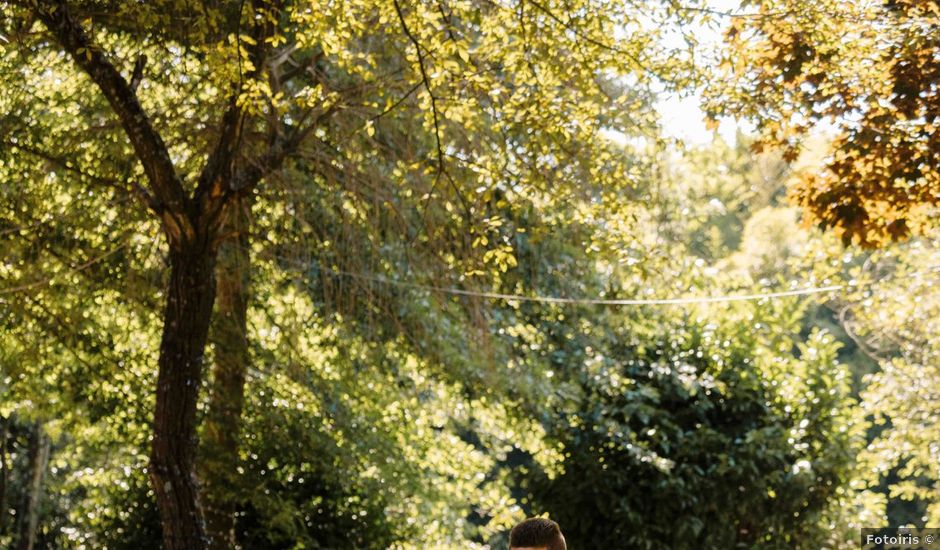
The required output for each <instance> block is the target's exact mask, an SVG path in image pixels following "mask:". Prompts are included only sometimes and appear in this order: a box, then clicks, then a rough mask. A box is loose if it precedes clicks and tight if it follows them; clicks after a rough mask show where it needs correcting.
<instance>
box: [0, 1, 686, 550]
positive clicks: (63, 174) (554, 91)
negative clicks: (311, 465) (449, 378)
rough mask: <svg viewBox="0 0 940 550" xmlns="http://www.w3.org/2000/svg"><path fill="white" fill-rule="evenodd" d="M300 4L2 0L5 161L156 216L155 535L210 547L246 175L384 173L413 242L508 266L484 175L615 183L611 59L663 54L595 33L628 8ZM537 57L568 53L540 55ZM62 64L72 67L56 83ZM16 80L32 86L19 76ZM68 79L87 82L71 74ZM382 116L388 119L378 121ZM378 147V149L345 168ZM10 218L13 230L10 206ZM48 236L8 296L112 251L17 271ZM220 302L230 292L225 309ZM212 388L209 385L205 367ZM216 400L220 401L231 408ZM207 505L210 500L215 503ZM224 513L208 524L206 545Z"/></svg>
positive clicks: (634, 70) (549, 196)
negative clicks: (210, 495) (216, 331)
mask: <svg viewBox="0 0 940 550" xmlns="http://www.w3.org/2000/svg"><path fill="white" fill-rule="evenodd" d="M316 7H317V8H319V9H318V10H312V9H310V7H309V6H305V5H295V4H293V3H287V2H267V1H262V0H258V1H256V2H251V3H248V4H245V3H236V2H225V3H215V4H211V5H204V4H202V3H196V2H189V1H186V0H179V1H160V2H153V3H147V4H134V5H129V4H126V3H110V2H82V1H78V0H76V1H74V2H66V1H62V0H59V1H48V2H46V1H43V2H35V1H25V0H23V1H15V2H5V3H4V4H3V5H2V9H3V11H4V15H5V16H7V18H6V20H7V21H8V22H9V26H8V28H6V29H5V31H4V33H3V36H4V41H5V42H11V43H13V44H14V45H15V49H14V48H10V49H9V50H7V51H6V52H5V55H4V67H3V73H4V81H5V83H6V85H7V86H9V89H11V90H14V91H16V93H15V94H13V97H11V98H10V99H8V100H7V101H8V104H7V105H6V106H7V107H8V108H7V109H5V112H7V113H9V115H8V116H5V117H4V119H3V120H2V125H3V126H4V130H5V132H4V133H5V135H7V136H11V137H10V138H8V139H7V140H6V141H5V143H4V151H5V153H7V155H6V159H5V162H7V163H8V166H7V165H5V166H4V168H5V170H7V175H8V176H9V175H19V176H22V175H24V174H29V175H30V177H32V176H33V175H34V174H36V173H37V172H40V171H41V170H37V169H36V168H37V167H35V166H24V165H23V163H22V157H20V155H27V156H31V158H37V159H41V160H42V161H43V163H44V165H45V164H48V165H52V166H55V168H56V171H55V172H53V173H52V174H51V178H52V179H53V180H57V181H61V182H62V183H63V185H64V186H68V188H69V189H70V190H75V191H74V196H80V195H82V194H84V193H87V192H88V191H91V192H92V193H96V194H99V197H100V198H101V199H103V200H112V201H113V203H112V206H115V205H117V204H118V203H122V202H124V201H125V200H126V199H127V198H129V197H136V199H137V200H139V201H140V202H141V204H142V205H143V207H144V208H146V209H147V212H148V214H147V217H144V216H142V215H141V214H142V213H141V211H140V210H134V209H131V208H130V207H127V206H126V205H124V206H120V207H118V208H116V209H115V210H114V212H115V213H116V215H117V216H118V219H116V220H110V221H109V223H108V224H107V226H108V229H111V228H116V227H120V228H121V229H122V230H123V231H124V235H132V234H134V233H135V232H137V231H141V230H143V233H144V234H146V233H147V232H152V231H153V229H154V222H156V223H158V224H159V232H160V233H162V238H163V242H164V246H165V248H164V250H165V253H166V260H167V267H166V286H165V293H164V299H165V303H164V306H163V313H162V316H161V317H162V320H161V321H160V323H161V336H160V344H159V354H158V356H157V359H156V363H157V367H158V368H157V379H156V381H155V384H156V397H155V403H154V407H155V412H154V417H153V438H152V444H151V451H150V465H149V470H148V471H149V476H150V478H151V484H152V488H153V490H154V492H155V494H156V500H157V504H158V508H159V512H160V515H161V518H162V527H163V540H164V544H165V546H166V547H167V548H184V547H185V548H201V547H205V546H206V545H208V544H209V537H208V536H207V532H206V528H205V524H204V517H205V514H204V512H203V509H202V505H201V499H200V490H199V485H198V483H197V476H196V470H195V468H196V435H197V420H198V417H197V404H198V402H199V393H200V388H201V387H202V380H203V363H204V360H205V357H206V344H207V339H208V335H209V331H210V325H211V322H212V311H213V305H214V304H215V302H216V299H215V298H216V262H217V260H218V259H219V254H220V252H219V251H220V247H224V246H226V244H225V243H226V241H227V239H230V238H231V236H230V235H229V234H227V233H226V232H224V231H225V230H226V227H227V225H226V220H231V219H233V218H237V216H238V212H239V211H240V209H241V208H242V206H241V205H242V204H244V202H246V201H249V199H250V197H252V196H254V194H255V193H256V191H258V193H257V195H258V196H259V197H266V196H272V195H273V194H272V193H271V192H270V191H269V190H268V189H267V187H264V186H262V181H266V182H269V180H271V179H272V178H273V177H274V176H275V175H276V174H277V173H278V171H279V170H281V169H282V167H283V166H284V165H285V163H287V162H288V161H289V162H291V163H295V164H298V165H305V166H306V169H307V170H310V171H314V172H316V173H317V177H320V178H322V179H324V180H326V181H328V182H331V183H334V184H335V185H337V186H340V187H343V188H346V189H352V188H354V185H353V184H356V185H359V184H361V183H362V182H364V181H367V176H376V175H379V176H380V178H379V179H377V180H376V181H379V182H382V186H384V187H385V188H386V189H388V188H394V187H396V186H398V185H399V184H400V183H401V182H402V181H405V182H407V186H406V188H405V192H402V193H401V196H402V197H404V198H405V199H407V200H406V201H405V202H404V203H403V204H399V205H397V206H398V208H403V209H406V210H408V211H410V212H419V213H420V216H419V217H414V216H410V215H409V216H407V217H406V218H405V219H406V220H408V223H412V222H413V221H414V220H416V219H417V220H421V222H422V223H424V224H425V225H424V226H423V227H419V229H418V231H417V234H416V235H413V236H412V237H413V240H414V241H415V242H417V243H418V244H419V246H420V247H421V248H422V249H423V250H427V251H431V252H433V253H434V254H435V255H437V256H439V257H440V256H443V259H442V261H440V262H438V264H437V265H436V266H435V267H436V269H437V270H456V271H458V272H459V273H462V274H464V275H466V276H469V277H479V278H481V279H485V276H487V275H491V274H498V273H499V272H501V271H505V270H506V269H507V268H508V267H509V266H510V265H511V263H512V261H513V260H512V248H511V246H509V245H507V244H506V242H505V241H502V240H500V241H496V240H491V237H493V236H499V232H498V230H496V231H493V230H494V229H495V228H498V227H499V225H498V220H493V219H489V218H486V217H484V212H485V211H486V209H485V208H484V205H485V204H486V203H487V202H489V201H491V200H492V197H493V194H494V192H495V189H498V188H499V189H500V192H501V193H502V194H504V195H510V194H511V195H522V196H525V194H527V193H530V194H532V195H533V197H535V196H538V197H539V198H540V199H542V200H551V201H559V200H565V199H566V198H570V197H571V196H573V195H576V194H577V192H578V191H579V190H580V189H582V185H581V184H582V183H583V182H584V181H585V180H586V179H591V180H593V181H592V183H593V184H594V185H596V186H602V185H605V184H608V183H610V184H616V182H617V181H618V179H619V177H618V176H619V173H620V172H619V171H618V166H620V164H619V162H618V157H616V156H614V155H611V154H610V153H609V151H606V150H605V147H604V146H603V145H601V146H598V145H597V143H596V142H597V140H596V135H597V132H598V130H599V129H600V128H601V127H602V126H603V127H606V128H611V129H614V130H618V131H622V132H624V133H627V134H630V133H634V132H636V131H637V129H638V128H643V127H644V124H643V122H642V120H641V121H640V122H637V121H636V120H633V119H632V118H631V117H630V116H629V114H628V113H626V112H625V111H623V110H622V107H623V106H624V104H625V102H626V101H627V100H628V99H629V96H628V95H627V94H625V93H623V89H622V88H621V87H619V86H618V84H617V83H616V82H614V79H612V78H611V77H610V75H611V74H616V75H618V77H619V78H631V79H632V80H633V82H634V87H635V88H636V89H642V87H643V86H644V85H645V84H648V83H649V82H650V81H651V80H653V79H655V78H658V76H656V75H657V74H659V73H665V74H672V75H676V74H680V73H681V69H682V67H681V66H680V65H678V64H677V63H676V62H674V61H669V60H668V58H667V57H666V56H665V55H660V52H658V51H657V49H656V48H655V42H654V40H653V32H652V31H650V32H645V31H638V32H636V33H634V34H633V35H631V36H630V37H629V38H624V39H618V40H611V39H610V38H609V37H610V36H612V35H613V32H612V29H613V28H614V25H615V24H619V23H620V22H622V21H623V19H624V18H633V19H636V18H638V14H637V13H636V12H633V11H631V10H632V8H631V7H630V5H629V4H624V5H623V6H617V7H613V6H607V5H601V4H595V3H591V2H585V3H583V5H582V6H580V7H575V6H571V5H566V6H565V8H566V9H564V10H562V9H561V8H560V7H558V6H554V5H552V4H550V3H537V2H523V3H520V4H519V5H518V9H515V10H512V9H505V8H502V7H498V6H477V5H474V4H471V3H457V4H454V5H453V6H447V5H446V4H443V3H438V4H434V5H430V4H416V5H407V6H406V5H402V4H401V3H399V2H391V3H389V4H381V5H373V4H371V3H368V2H366V3H359V4H352V5H343V6H335V5H324V6H316ZM37 21H38V22H39V23H40V25H39V26H37V25H35V23H36V22H37ZM180 21H185V22H186V24H185V25H180V24H178V23H179V22H180ZM558 52H561V55H562V59H567V60H569V61H571V62H559V61H560V60H559V58H558V57H557V55H556V54H557V53H558ZM61 53H64V54H66V55H67V56H68V57H69V59H70V60H71V63H72V65H70V64H67V63H65V59H63V57H62V56H61V55H60V54H61ZM129 59H133V60H134V62H133V67H131V63H130V62H129V61H126V60H129ZM154 63H156V69H154V68H153V64H154ZM148 64H150V65H149V67H148ZM122 66H123V67H124V68H125V69H126V70H125V74H122V72H121V69H122ZM76 69H78V70H80V71H81V72H82V73H83V74H84V77H85V78H87V79H88V80H87V81H77V80H76V78H77V75H76V73H75V70H76ZM24 75H26V76H27V78H33V79H34V80H33V83H34V84H36V88H44V90H43V91H42V92H41V93H40V95H42V96H45V97H46V99H47V100H48V102H46V103H43V104H39V103H37V102H36V99H37V96H36V94H33V93H32V92H27V91H26V90H25V89H24V88H23V86H22V77H23V76H24ZM53 75H59V76H58V77H57V78H59V80H58V81H57V80H55V78H56V77H55V76H53ZM88 81H90V83H91V84H92V85H93V86H94V87H95V89H97V92H98V93H100V95H98V94H94V95H92V94H87V93H83V92H84V90H83V89H82V88H83V86H76V85H75V82H88ZM102 99H103V100H104V101H102ZM402 112H404V113H406V114H407V115H408V118H404V117H400V116H399V117H395V116H391V115H392V114H393V113H394V114H400V113H402ZM115 119H116V120H117V122H118V125H116V126H115V125H114V124H113V121H114V120H115ZM396 119H397V121H398V123H397V124H392V123H388V124H386V123H385V121H386V120H396ZM402 121H404V122H405V123H404V124H403V123H402ZM89 128H94V129H95V131H94V132H92V133H87V131H88V129H89ZM44 130H45V133H44V132H43V131H44ZM76 132H80V133H76ZM121 134H123V136H122V135H121ZM125 138H126V141H125ZM377 153H378V156H379V157H380V158H382V159H383V160H384V162H381V163H379V162H376V163H373V164H372V165H371V166H370V167H369V168H368V169H365V165H366V164H367V161H371V159H373V158H375V157H376V154H377ZM26 181H29V179H27V180H26ZM395 195H398V194H397V193H395ZM56 196H69V193H64V194H63V193H61V192H59V194H58V195H56ZM274 196H276V195H274ZM90 202H94V200H93V199H90ZM385 202H386V204H389V205H392V204H393V201H389V200H387V199H386V201H385ZM233 212H234V213H233ZM361 214H362V212H360V213H359V215H361ZM13 219H16V220H17V221H15V222H14V225H15V226H18V225H20V223H19V220H20V219H21V216H16V217H14V218H13ZM434 219H440V220H444V221H446V222H447V223H445V224H442V225H440V226H435V225H434V224H433V223H431V221H432V220H434ZM99 229H100V228H99ZM442 242H443V243H446V244H444V245H441V244H440V243H442ZM451 242H457V243H460V244H459V245H458V246H457V247H453V246H452V245H450V244H449V243H451ZM102 244H104V243H103V241H101V240H97V239H94V240H93V246H101V245H102ZM231 246H234V247H238V246H240V245H239V244H234V245H231ZM53 247H54V244H53V243H52V242H50V241H48V240H47V241H45V242H30V243H29V246H26V247H24V248H23V250H24V251H26V250H29V251H31V253H32V255H30V254H25V255H24V256H22V257H21V258H20V261H19V264H18V265H16V266H15V267H13V268H11V270H10V273H9V274H10V275H12V278H11V279H9V280H10V281H11V283H12V284H11V286H10V288H8V289H7V290H9V291H11V292H12V291H14V290H16V289H25V290H31V289H35V288H37V287H41V286H44V285H45V284H47V283H49V282H51V281H52V280H53V279H54V278H55V277H56V276H63V277H66V278H72V277H73V276H80V275H79V272H80V271H83V270H85V269H87V268H88V267H89V266H91V265H94V264H98V263H99V262H102V260H104V259H105V258H108V257H110V256H111V254H115V253H117V252H119V251H120V249H121V248H123V247H122V246H119V247H118V249H113V250H111V251H106V252H104V253H103V254H100V255H98V256H97V257H96V259H92V260H89V262H90V263H89V262H86V263H85V264H83V265H75V264H74V263H73V262H70V261H68V260H66V261H59V262H57V263H53V265H55V267H53V268H52V269H53V270H55V272H54V273H52V274H50V275H49V276H48V277H46V278H45V279H40V280H36V279H32V278H31V277H30V275H31V274H32V273H33V269H32V267H33V266H37V265H41V264H42V263H43V262H44V261H45V260H39V261H37V256H38V257H42V256H44V255H47V254H49V252H50V250H52V248H53ZM448 249H450V250H448ZM344 252H347V251H340V253H341V254H342V253H344ZM442 252H444V253H443V254H442ZM236 255H238V254H236ZM329 267H332V266H329ZM224 273H225V272H223V274H224ZM18 275H22V276H24V278H22V279H18V278H17V276H18ZM234 277H235V279H238V278H242V279H244V277H245V274H244V273H236V274H235V275H234ZM235 301H236V302H237V301H238V300H237V299H236V300H235ZM45 305H46V304H42V303H39V304H38V306H37V307H44V306H45ZM224 305H225V303H224V301H223V303H222V307H224ZM240 309H241V305H238V304H235V305H233V316H234V317H235V318H238V317H239V315H240V312H239V310H240ZM66 349H69V348H66ZM239 353H242V354H243V352H239ZM220 361H225V359H220ZM242 367H244V365H242V366H241V367H239V368H242ZM221 372H222V371H220V373H221ZM233 380H234V382H233V386H234V390H233V391H234V393H224V395H226V396H235V399H236V400H237V395H238V392H239V390H238V386H239V381H240V378H239V375H238V373H236V374H235V376H234V378H233ZM214 383H216V384H222V385H223V387H224V384H225V382H224V381H223V380H222V376H219V377H217V379H216V380H215V381H214ZM217 395H223V392H221V390H219V391H218V392H217ZM230 405H232V409H230V410H228V411H227V412H223V413H222V416H226V415H228V416H232V415H236V414H237V413H238V407H237V403H235V402H233V403H231V404H230ZM213 409H217V407H215V406H214V407H213ZM210 431H211V429H210ZM215 433H218V432H215ZM232 435H237V430H235V433H233V434H232ZM225 448H226V452H228V453H231V452H233V448H234V447H233V446H232V445H227V446H225ZM223 509H224V510H225V511H224V512H223V514H224V515H226V516H228V515H229V514H230V512H229V511H228V510H230V507H225V506H223ZM213 523H214V524H215V523H216V522H215V521H214V522H213ZM228 523H229V521H228V520H227V519H223V520H221V521H220V522H219V523H218V525H219V527H217V528H218V529H219V530H220V533H219V534H217V539H218V537H225V536H227V535H226V534H225V533H224V532H225V531H228V530H229V528H228V526H227V525H228Z"/></svg>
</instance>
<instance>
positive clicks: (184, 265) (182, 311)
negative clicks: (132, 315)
mask: <svg viewBox="0 0 940 550" xmlns="http://www.w3.org/2000/svg"><path fill="white" fill-rule="evenodd" d="M215 256H216V253H215V251H214V250H213V249H212V244H211V238H208V237H206V238H203V239H200V240H199V241H197V242H196V243H192V242H188V243H185V244H183V245H179V246H176V247H174V246H173V245H172V244H171V251H170V281H169V284H168V288H167V301H166V309H165V312H164V317H163V336H162V341H161V344H160V358H159V362H158V364H159V373H158V377H157V399H156V412H155V414H154V437H153V442H152V445H151V452H150V479H151V483H152V485H153V488H154V491H155V492H156V497H157V506H158V508H159V510H160V517H161V520H162V522H161V523H162V526H163V545H164V548H165V549H166V550H184V549H185V550H202V549H204V548H207V547H208V537H207V535H206V527H205V521H204V519H203V513H202V509H201V505H200V500H199V486H198V481H197V479H196V472H195V465H196V462H195V459H196V445H197V436H196V402H197V399H198V396H199V388H200V385H201V383H202V364H203V356H204V353H205V347H206V340H207V337H208V332H209V322H210V319H211V318H212V303H213V300H214V297H215V279H214V273H213V271H214V264H215Z"/></svg>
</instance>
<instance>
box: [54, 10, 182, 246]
mask: <svg viewBox="0 0 940 550" xmlns="http://www.w3.org/2000/svg"><path fill="white" fill-rule="evenodd" d="M36 15H37V17H38V18H39V19H40V20H41V21H42V22H43V24H44V25H45V26H46V28H48V29H49V31H50V32H51V33H52V35H53V36H54V37H55V38H56V40H57V41H58V42H59V44H60V45H61V46H62V47H63V48H64V49H65V51H66V52H68V54H69V55H70V56H71V57H72V59H73V60H74V61H75V63H76V64H77V65H78V66H79V67H80V68H81V69H82V70H83V71H85V73H86V74H88V76H89V77H90V78H91V80H92V81H93V82H94V83H95V84H96V85H97V86H98V89H100V90H101V93H102V94H104V96H105V98H106V99H107V100H108V103H109V104H110V105H111V108H112V109H113V110H114V112H115V114H117V116H118V119H120V121H121V126H122V127H123V128H124V132H125V133H126V134H127V137H128V139H130V142H131V145H133V147H134V152H135V153H136V155H137V158H138V160H140V162H141V164H142V165H143V167H144V172H145V173H146V174H147V179H148V180H149V181H150V187H151V190H152V191H153V195H154V196H155V197H156V199H157V204H158V209H159V211H160V215H161V217H162V219H163V222H164V228H165V229H166V231H167V234H168V236H169V238H170V241H171V244H172V243H173V242H176V241H178V240H179V239H180V238H192V237H193V236H194V234H195V233H194V228H193V223H192V218H191V217H190V216H191V212H190V201H189V199H188V197H187V196H186V191H185V190H184V188H183V183H182V181H181V180H180V178H179V176H178V175H177V173H176V170H175V168H174V167H173V162H172V161H171V160H170V154H169V150H168V149H167V146H166V144H165V143H164V142H163V138H161V137H160V134H158V133H157V131H156V130H154V128H153V126H152V125H151V123H150V119H149V118H148V117H147V114H146V113H145V112H144V109H143V107H141V105H140V101H138V99H137V94H136V93H135V92H134V89H133V88H132V87H131V85H130V84H129V83H128V82H127V80H125V79H124V77H123V76H121V73H120V72H118V70H117V69H116V68H115V67H114V65H113V64H112V63H111V62H110V61H108V59H107V58H106V57H105V55H104V53H102V51H101V48H100V47H98V45H96V44H94V43H93V42H92V40H91V38H89V36H88V35H87V34H86V33H85V30H84V29H82V27H81V26H80V25H79V24H78V23H76V22H75V21H74V20H73V19H72V16H71V14H70V13H69V10H68V6H67V5H66V3H65V1H64V0H50V1H45V2H41V3H40V4H39V5H38V6H37V7H36Z"/></svg>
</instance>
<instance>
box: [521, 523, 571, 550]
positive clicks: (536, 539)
mask: <svg viewBox="0 0 940 550" xmlns="http://www.w3.org/2000/svg"><path fill="white" fill-rule="evenodd" d="M509 547H510V548H543V547H544V548H548V550H567V546H566V545H565V537H563V536H562V534H561V529H560V528H559V527H558V524H557V523H555V522H554V521H552V520H550V519H546V518H529V519H527V520H525V521H523V522H522V523H520V524H519V525H516V526H515V527H513V528H512V531H510V532H509Z"/></svg>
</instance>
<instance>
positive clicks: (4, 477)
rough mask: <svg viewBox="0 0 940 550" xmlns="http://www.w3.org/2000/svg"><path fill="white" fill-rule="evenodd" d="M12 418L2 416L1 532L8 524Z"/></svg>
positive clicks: (0, 450)
mask: <svg viewBox="0 0 940 550" xmlns="http://www.w3.org/2000/svg"><path fill="white" fill-rule="evenodd" d="M10 422H11V419H10V418H0V534H3V532H4V531H6V526H7V515H8V513H9V510H7V484H8V482H9V480H10V466H9V463H8V462H7V441H9V439H10Z"/></svg>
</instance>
